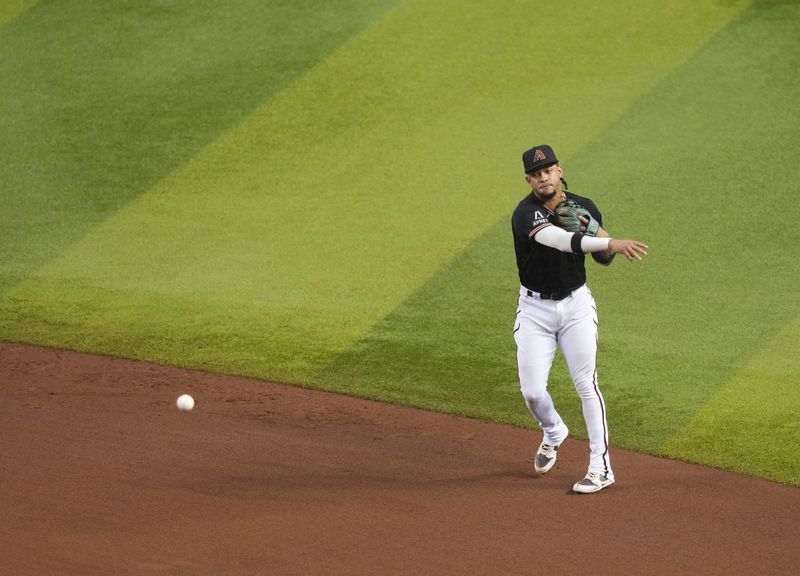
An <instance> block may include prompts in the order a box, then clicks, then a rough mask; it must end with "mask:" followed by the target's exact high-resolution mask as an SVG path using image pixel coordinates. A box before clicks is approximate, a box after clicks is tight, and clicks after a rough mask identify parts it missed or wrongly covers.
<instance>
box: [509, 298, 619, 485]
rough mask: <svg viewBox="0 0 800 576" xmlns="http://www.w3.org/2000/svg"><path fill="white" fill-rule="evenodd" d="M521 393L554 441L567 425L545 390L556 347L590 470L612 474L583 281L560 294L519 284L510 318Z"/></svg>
mask: <svg viewBox="0 0 800 576" xmlns="http://www.w3.org/2000/svg"><path fill="white" fill-rule="evenodd" d="M514 340H515V341H516V343H517V365H518V368H519V383H520V390H521V392H522V396H523V398H524V399H525V403H526V404H527V406H528V409H529V410H530V412H531V414H532V415H533V417H534V418H535V419H536V421H537V422H538V423H539V426H540V427H541V428H542V432H543V433H544V442H545V443H546V444H552V445H556V446H557V445H559V444H561V443H562V442H563V441H564V440H565V439H566V437H567V434H568V429H567V426H566V424H564V422H563V421H562V420H561V416H559V414H558V412H557V411H556V408H555V406H554V405H553V399H552V398H551V397H550V393H549V392H548V391H547V378H548V376H549V374H550V367H551V366H552V364H553V359H554V357H555V353H556V348H557V347H560V348H561V353H562V354H563V355H564V359H565V360H566V362H567V367H568V368H569V373H570V376H571V377H572V382H573V384H574V385H575V389H576V390H577V392H578V396H580V399H581V404H582V408H583V418H584V420H585V422H586V431H587V433H588V435H589V451H590V455H589V472H598V473H600V474H605V475H606V476H608V477H609V478H610V479H612V480H613V479H614V474H613V472H612V470H611V461H610V459H609V455H608V424H607V422H606V405H605V401H604V399H603V395H602V394H601V393H600V387H599V385H598V382H597V365H596V358H597V306H596V305H595V302H594V297H593V296H592V293H591V291H590V290H589V288H588V287H587V286H586V285H585V284H584V285H583V286H581V287H580V288H578V289H577V290H575V291H573V292H572V294H571V295H570V296H567V297H566V298H564V299H563V300H558V301H554V300H542V299H541V298H540V297H539V295H538V294H536V293H535V292H534V293H533V295H532V296H528V290H527V289H526V288H524V287H522V288H521V289H520V297H519V306H518V309H517V318H516V322H515V324H514Z"/></svg>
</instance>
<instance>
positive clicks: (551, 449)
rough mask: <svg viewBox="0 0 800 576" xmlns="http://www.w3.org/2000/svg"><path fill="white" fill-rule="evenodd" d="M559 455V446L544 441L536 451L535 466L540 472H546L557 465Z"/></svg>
mask: <svg viewBox="0 0 800 576" xmlns="http://www.w3.org/2000/svg"><path fill="white" fill-rule="evenodd" d="M557 457H558V446H553V445H552V444H545V443H544V442H542V444H541V446H539V449H538V450H537V451H536V457H535V458H534V459H533V468H534V469H535V470H536V471H537V472H539V473H540V474H544V473H545V472H547V471H548V470H550V468H552V467H553V466H555V464H556V458H557Z"/></svg>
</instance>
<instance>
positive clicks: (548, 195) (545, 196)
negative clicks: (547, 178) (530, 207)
mask: <svg viewBox="0 0 800 576" xmlns="http://www.w3.org/2000/svg"><path fill="white" fill-rule="evenodd" d="M556 194H558V188H557V187H556V186H553V187H552V188H551V189H550V191H549V192H537V191H535V192H534V196H536V197H537V198H538V199H539V200H541V201H542V203H546V202H549V201H550V200H552V199H553V198H555V196H556Z"/></svg>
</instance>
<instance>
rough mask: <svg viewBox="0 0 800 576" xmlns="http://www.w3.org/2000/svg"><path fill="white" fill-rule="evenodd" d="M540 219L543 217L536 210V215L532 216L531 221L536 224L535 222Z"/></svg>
mask: <svg viewBox="0 0 800 576" xmlns="http://www.w3.org/2000/svg"><path fill="white" fill-rule="evenodd" d="M542 218H544V216H542V213H541V212H539V211H538V210H537V211H536V213H535V214H534V215H533V221H534V222H536V221H537V220H541V219H542Z"/></svg>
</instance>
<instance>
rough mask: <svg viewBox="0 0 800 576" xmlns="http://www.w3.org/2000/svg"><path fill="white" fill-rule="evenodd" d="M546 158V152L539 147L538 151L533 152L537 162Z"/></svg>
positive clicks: (534, 159)
mask: <svg viewBox="0 0 800 576" xmlns="http://www.w3.org/2000/svg"><path fill="white" fill-rule="evenodd" d="M544 159H545V156H544V152H542V151H541V150H539V149H538V148H537V149H536V152H534V153H533V161H534V162H536V161H537V160H544Z"/></svg>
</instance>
